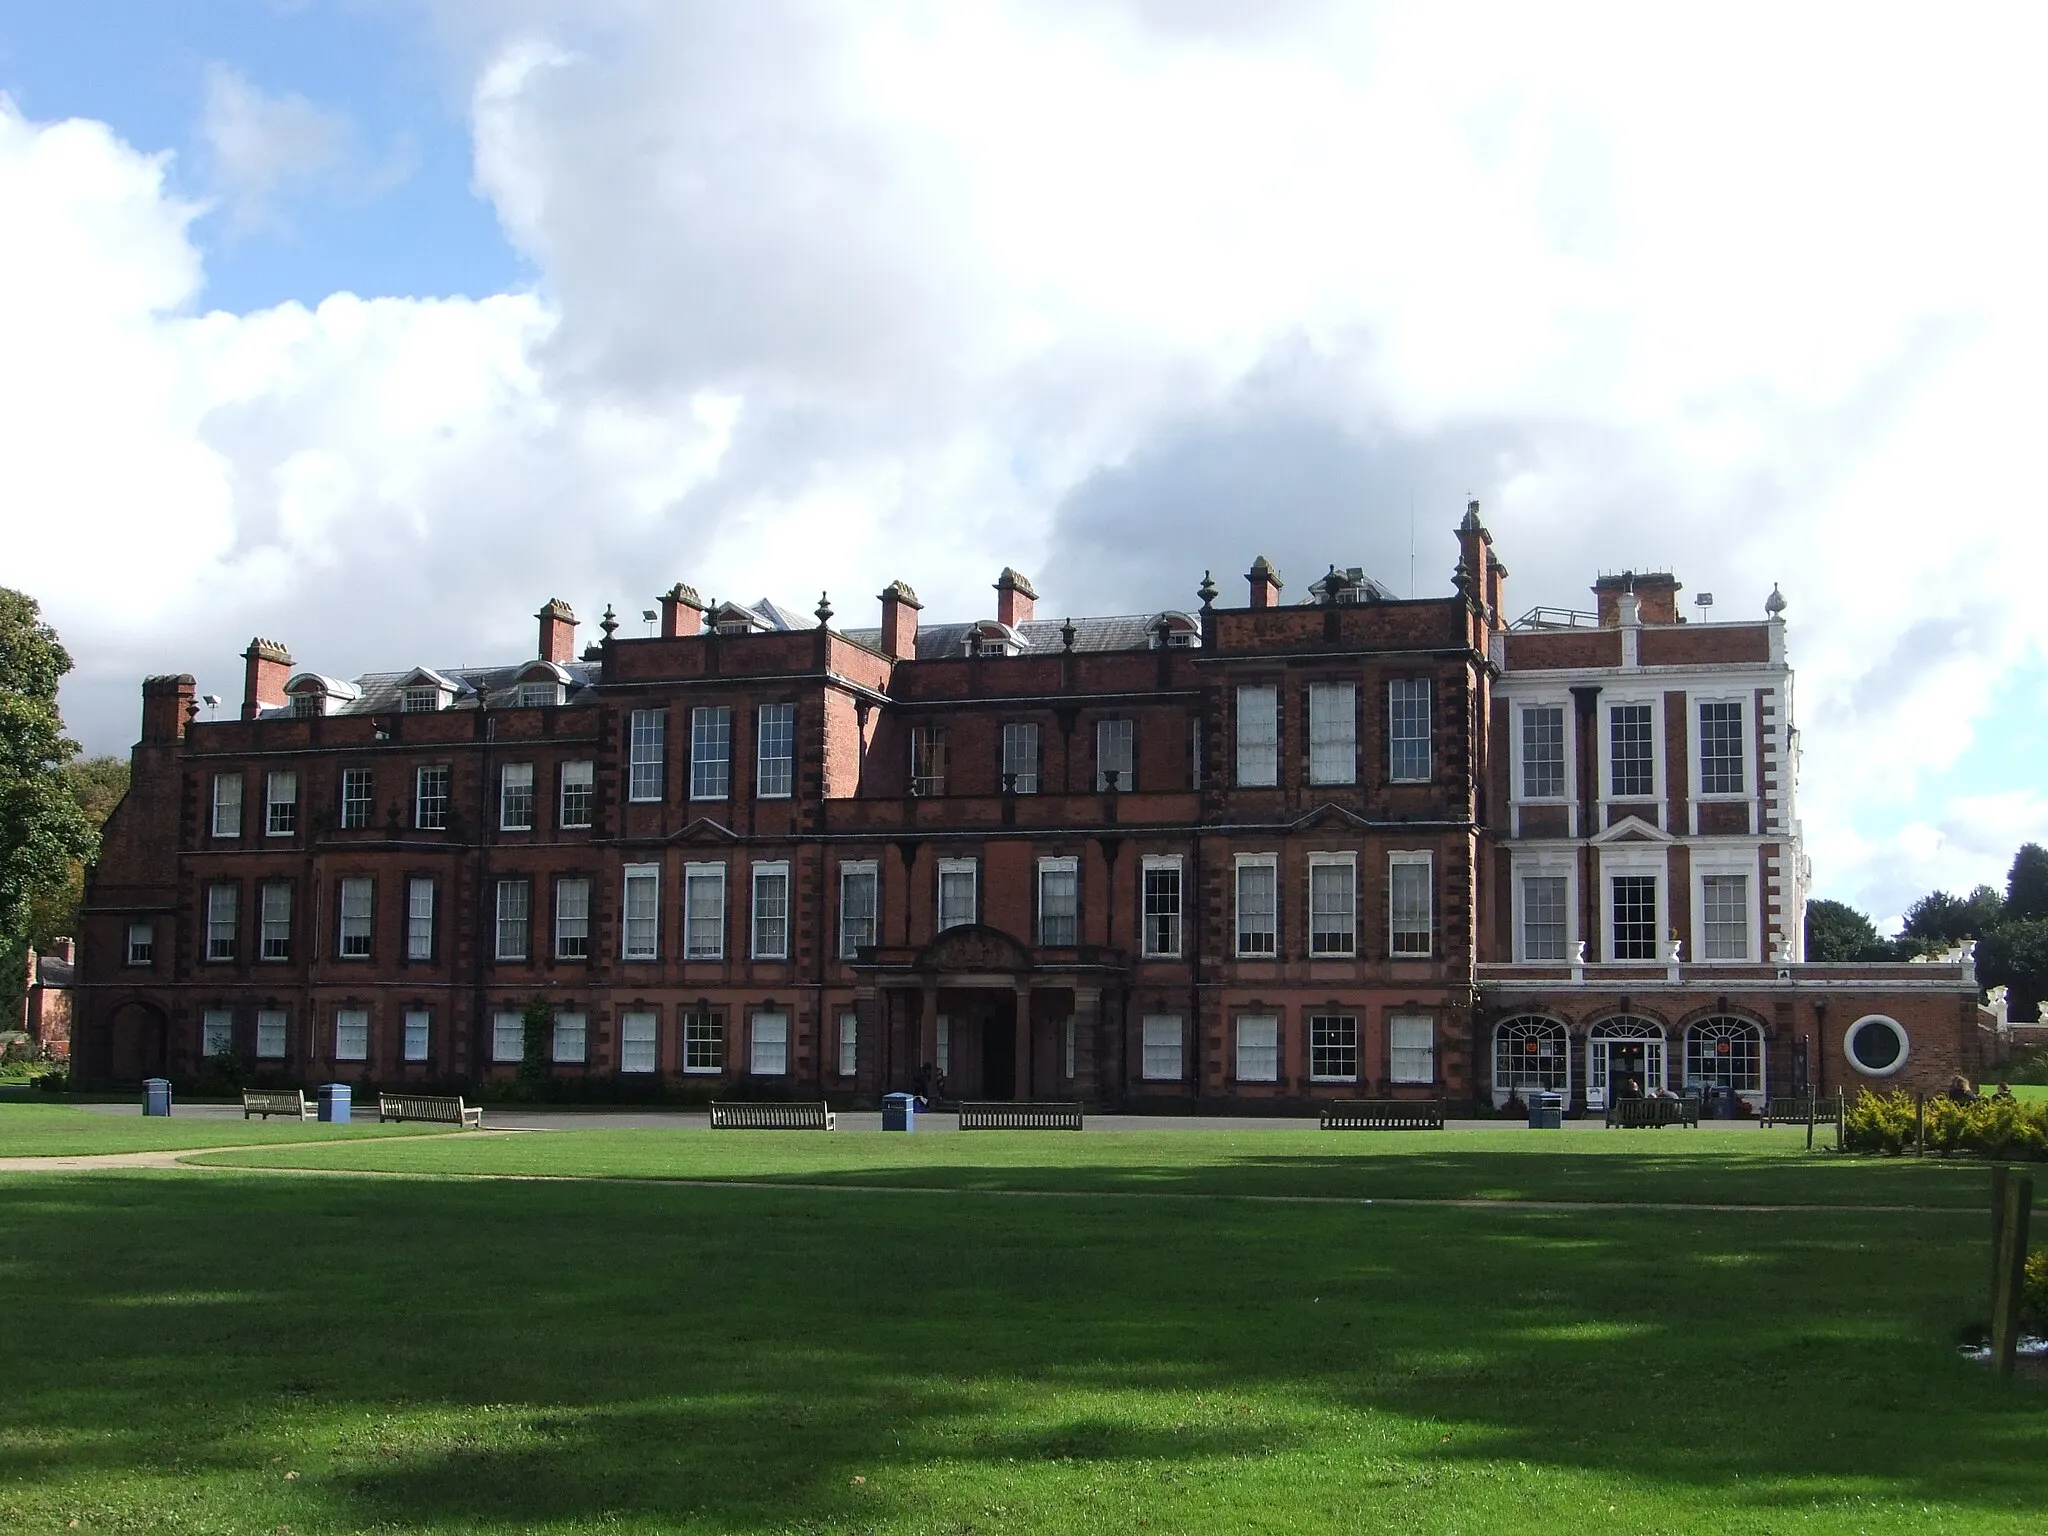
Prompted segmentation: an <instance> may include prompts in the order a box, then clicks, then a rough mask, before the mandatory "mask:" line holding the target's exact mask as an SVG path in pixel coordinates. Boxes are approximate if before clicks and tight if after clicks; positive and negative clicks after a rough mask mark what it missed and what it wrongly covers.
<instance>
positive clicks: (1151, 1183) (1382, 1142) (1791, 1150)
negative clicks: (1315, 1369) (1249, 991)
mask: <svg viewBox="0 0 2048 1536" xmlns="http://www.w3.org/2000/svg"><path fill="white" fill-rule="evenodd" d="M1805 1146H1806V1133H1805V1130H1804V1128H1803V1127H1801V1128H1797V1129H1789V1128H1788V1129H1773V1130H1757V1129H1755V1128H1746V1129H1729V1130H1713V1131H1706V1130H1683V1129H1678V1128H1672V1129H1666V1130H1658V1131H1606V1130H1601V1129H1599V1128H1597V1127H1592V1128H1585V1129H1577V1128H1575V1129H1571V1130H1565V1131H1551V1132H1532V1131H1528V1130H1499V1131H1494V1130H1486V1131H1443V1132H1422V1131H1347V1132H1325V1131H1313V1130H1309V1131H1295V1130H1278V1129H1275V1130H1251V1131H1192V1130H1163V1131H1128V1132H1100V1133H1098V1132H1093V1131H1091V1132H1086V1133H1083V1134H1081V1135H1073V1134H1062V1133H1058V1132H1046V1131H1035V1132H1034V1131H1010V1132H1004V1131H985V1132H984V1131H977V1132H972V1133H965V1134H957V1133H943V1134H936V1135H915V1134H913V1135H910V1136H904V1135H901V1134H896V1135H889V1134H884V1133H881V1132H869V1133H851V1132H841V1131H835V1132H831V1133H829V1134H820V1133H817V1132H803V1131H705V1130H683V1129H676V1130H591V1131H559V1132H540V1133H532V1134H522V1135H516V1136H491V1137H478V1136H474V1135H469V1136H448V1137H441V1138H438V1139H436V1140H434V1141H432V1142H428V1143H407V1144H405V1145H391V1144H381V1145H350V1146H346V1147H321V1148H312V1147H309V1148H305V1149H299V1148H287V1149H282V1150H277V1151H265V1152H246V1153H244V1152H228V1153H219V1154H216V1155H214V1156H211V1157H208V1158H205V1159H203V1161H206V1162H210V1163H220V1164H227V1165H240V1166H249V1165H264V1166H270V1167H318V1168H357V1169H365V1170H373V1171H379V1172H396V1173H438V1174H484V1173H492V1174H520V1175H529V1176H533V1175H573V1176H578V1177H586V1178H614V1179H618V1178H668V1179H711V1180H749V1181H765V1182H771V1183H786V1184H839V1185H860V1186H867V1187H884V1188H897V1189H1016V1190H1048V1191H1071V1192H1089V1193H1105V1194H1106V1193H1147V1194H1175V1193H1179V1194H1239V1195H1254V1194H1256V1195H1312V1196H1325V1197H1331V1198H1339V1199H1398V1198H1410V1199H1445V1198H1449V1199H1504V1200H1516V1199H1547V1200H1595V1201H1622V1202H1648V1203H1658V1202H1665V1201H1671V1202H1678V1203H1683V1204H1697V1203H1700V1202H1715V1203H1742V1204H1790V1205H1953V1206H1964V1207H1969V1208H1972V1209H1974V1208H1976V1207H1978V1206H1980V1205H1982V1204H1983V1203H1984V1200H1985V1198H1986V1197H1985V1189H1986V1177H1987V1175H1986V1172H1985V1165H1984V1164H1983V1163H1981V1162H1976V1161H1974V1160H1970V1159H1953V1160H1951V1159H1942V1158H1927V1159H1918V1158H1915V1159H1910V1160H1908V1159H1895V1160H1879V1159H1873V1158H1863V1157H1843V1156H1839V1155H1836V1154H1833V1153H1828V1154H1825V1155H1823V1154H1819V1153H1808V1152H1807V1151H1806V1150H1805Z"/></svg>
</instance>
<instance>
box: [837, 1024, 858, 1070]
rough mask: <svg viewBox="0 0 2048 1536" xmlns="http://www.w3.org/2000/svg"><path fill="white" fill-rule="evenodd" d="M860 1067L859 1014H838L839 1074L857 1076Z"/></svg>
mask: <svg viewBox="0 0 2048 1536" xmlns="http://www.w3.org/2000/svg"><path fill="white" fill-rule="evenodd" d="M859 1069H860V1015H858V1014H853V1013H842V1014H841V1015H839V1075H840V1076H841V1077H854V1076H857V1075H858V1073H859Z"/></svg>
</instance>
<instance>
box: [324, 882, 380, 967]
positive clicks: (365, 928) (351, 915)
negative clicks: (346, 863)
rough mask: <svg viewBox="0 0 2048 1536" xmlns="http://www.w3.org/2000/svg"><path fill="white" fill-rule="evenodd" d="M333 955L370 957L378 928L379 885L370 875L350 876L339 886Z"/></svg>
mask: <svg viewBox="0 0 2048 1536" xmlns="http://www.w3.org/2000/svg"><path fill="white" fill-rule="evenodd" d="M334 911H335V918H336V931H335V946H334V954H335V958H336V959H338V960H367V959H369V958H370V951H371V949H372V948H373V947H374V941H375V939H376V928H377V887H376V885H375V883H374V882H373V881H372V880H371V879H370V877H369V876H368V875H348V876H346V877H344V878H343V879H342V880H341V882H340V884H339V885H338V886H337V887H336V895H335V900H334Z"/></svg>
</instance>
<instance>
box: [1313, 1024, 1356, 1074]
mask: <svg viewBox="0 0 2048 1536" xmlns="http://www.w3.org/2000/svg"><path fill="white" fill-rule="evenodd" d="M1308 1075H1309V1077H1310V1078H1311V1079H1313V1080H1314V1081H1316V1082H1319V1083H1355V1082H1357V1081H1358V1020H1356V1019H1354V1018H1351V1017H1349V1016H1348V1015H1344V1014H1313V1015H1311V1016H1310V1018H1309V1021H1308Z"/></svg>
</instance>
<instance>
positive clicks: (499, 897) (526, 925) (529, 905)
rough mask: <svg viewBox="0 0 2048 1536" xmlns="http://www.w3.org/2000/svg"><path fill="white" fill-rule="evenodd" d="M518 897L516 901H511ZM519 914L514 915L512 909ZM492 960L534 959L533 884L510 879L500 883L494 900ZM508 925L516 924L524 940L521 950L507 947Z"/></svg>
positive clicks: (520, 878)
mask: <svg viewBox="0 0 2048 1536" xmlns="http://www.w3.org/2000/svg"><path fill="white" fill-rule="evenodd" d="M515 893H516V896H517V899H516V900H514V899H512V898H513V897H514V895H515ZM515 907H516V908H517V909H518V910H517V911H513V910H512V909H513V908H515ZM491 911H492V917H493V921H492V924H491V928H492V934H491V957H492V958H493V959H495V960H527V959H530V958H532V955H533V882H532V881H531V880H530V879H526V878H524V877H512V876H507V877H505V878H502V879H500V880H499V881H498V884H497V889H496V891H495V892H494V893H493V895H492V898H491ZM509 924H517V925H518V931H519V934H520V936H521V938H522V940H523V942H522V943H521V945H520V947H519V949H518V950H517V951H513V950H510V949H507V948H506V947H505V939H506V934H507V931H508V925H509Z"/></svg>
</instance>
